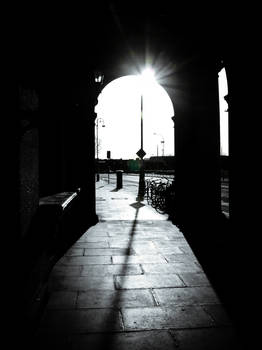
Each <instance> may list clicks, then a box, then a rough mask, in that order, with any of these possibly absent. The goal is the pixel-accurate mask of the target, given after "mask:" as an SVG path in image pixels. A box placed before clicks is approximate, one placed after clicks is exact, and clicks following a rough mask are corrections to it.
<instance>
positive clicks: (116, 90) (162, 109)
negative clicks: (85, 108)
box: [95, 68, 174, 159]
mask: <svg viewBox="0 0 262 350" xmlns="http://www.w3.org/2000/svg"><path fill="white" fill-rule="evenodd" d="M141 94H143V130H144V132H143V135H144V142H143V144H144V150H145V152H146V156H145V158H148V157H150V156H156V155H157V152H159V153H158V154H159V155H163V154H164V155H174V123H173V121H172V119H171V117H172V116H174V108H173V104H172V101H171V99H170V97H169V96H168V94H167V92H166V91H165V90H164V88H163V87H162V86H160V85H159V84H158V83H157V81H156V80H155V79H154V74H153V71H152V70H150V69H149V68H148V69H146V70H145V71H144V72H143V73H142V74H141V75H140V76H136V75H129V76H124V77H121V78H118V79H116V80H114V81H112V82H111V83H109V84H108V85H107V86H106V87H105V88H104V89H103V91H102V92H101V94H100V96H99V98H98V104H97V106H96V109H95V111H96V113H97V118H100V120H103V123H104V125H105V127H104V128H102V127H100V125H99V134H98V135H99V140H100V142H99V158H100V159H104V158H106V152H107V151H111V157H112V158H114V159H120V158H122V159H135V158H137V155H136V152H137V151H138V150H139V149H140V140H141V133H140V123H141ZM161 141H162V142H161ZM163 141H164V142H163Z"/></svg>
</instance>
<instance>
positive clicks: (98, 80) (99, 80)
mask: <svg viewBox="0 0 262 350" xmlns="http://www.w3.org/2000/svg"><path fill="white" fill-rule="evenodd" d="M94 80H95V87H96V103H97V98H98V95H99V94H100V92H101V89H102V85H103V82H104V75H103V74H102V72H100V71H95V72H94ZM100 122H103V125H102V126H103V127H104V126H105V125H104V121H103V119H102V118H96V122H95V126H96V156H97V181H99V160H98V159H99V154H98V153H99V151H98V124H99V123H100Z"/></svg>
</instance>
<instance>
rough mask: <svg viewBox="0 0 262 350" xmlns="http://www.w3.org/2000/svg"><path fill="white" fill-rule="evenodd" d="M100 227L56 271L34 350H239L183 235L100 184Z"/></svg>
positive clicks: (127, 194) (131, 196)
mask: <svg viewBox="0 0 262 350" xmlns="http://www.w3.org/2000/svg"><path fill="white" fill-rule="evenodd" d="M97 214H98V216H99V220H100V221H99V223H98V224H96V225H95V226H93V227H91V228H90V229H89V230H88V231H87V232H85V233H84V235H83V236H82V237H81V238H80V239H79V240H78V241H77V242H76V243H75V244H74V245H73V246H72V247H71V248H70V249H69V250H68V251H67V253H66V254H65V255H64V256H63V257H62V258H61V259H60V260H59V261H58V263H57V264H56V266H55V267H54V269H53V271H52V274H51V277H50V286H49V292H50V297H49V301H48V305H47V307H46V310H45V312H44V315H43V318H42V320H41V323H40V327H39V329H38V331H37V335H36V339H37V343H38V344H39V345H38V348H39V349H42V348H43V349H51V348H56V349H60V348H61V349H79V350H80V349H115V350H128V349H132V350H133V349H136V350H140V349H141V350H147V349H150V350H157V349H161V350H162V349H163V350H164V349H165V350H169V349H182V350H184V349H219V350H221V349H240V348H241V347H240V345H239V344H238V341H237V339H236V336H235V331H234V327H233V325H232V324H231V321H230V319H229V317H228V315H227V314H226V312H225V309H224V308H223V305H222V304H221V302H220V300H219V298H218V296H217V295H216V293H215V291H214V289H213V288H212V286H211V285H210V282H209V280H208V279H207V277H206V275H205V274H204V272H203V270H202V268H201V266H200V264H199V262H198V261H197V259H196V257H195V256H194V254H193V252H192V251H191V249H190V247H189V245H188V243H187V242H186V240H185V238H184V236H183V234H182V232H180V231H179V229H178V228H177V227H176V226H174V225H173V224H172V223H171V222H170V221H168V220H167V217H166V216H165V215H161V214H158V213H157V212H156V211H155V210H154V209H153V208H151V207H150V206H148V205H146V202H145V201H144V202H137V201H136V194H135V192H132V191H131V190H125V189H121V190H119V191H116V190H115V189H114V186H113V185H110V184H107V183H105V182H103V181H100V182H98V183H97Z"/></svg>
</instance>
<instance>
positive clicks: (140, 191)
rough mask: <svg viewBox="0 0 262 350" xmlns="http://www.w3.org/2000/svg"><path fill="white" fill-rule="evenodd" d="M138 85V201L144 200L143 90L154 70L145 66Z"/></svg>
mask: <svg viewBox="0 0 262 350" xmlns="http://www.w3.org/2000/svg"><path fill="white" fill-rule="evenodd" d="M139 78H140V86H141V95H140V131H141V137H140V139H141V147H140V149H139V151H138V152H137V153H136V154H137V155H138V157H139V158H140V171H139V186H138V197H137V200H138V201H143V200H144V194H145V172H144V156H145V155H146V152H145V151H144V149H143V131H144V130H143V127H144V126H143V109H144V90H145V89H146V87H147V86H146V85H148V84H149V83H152V82H153V81H154V72H153V71H152V70H151V69H150V68H146V69H145V70H144V71H143V72H142V74H141V75H140V77H139Z"/></svg>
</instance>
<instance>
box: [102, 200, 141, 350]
mask: <svg viewBox="0 0 262 350" xmlns="http://www.w3.org/2000/svg"><path fill="white" fill-rule="evenodd" d="M131 206H132V207H133V208H134V209H135V210H136V211H135V217H134V220H133V223H132V227H131V229H130V233H129V236H130V240H129V243H128V248H127V251H126V258H125V260H124V262H123V268H122V271H121V272H120V273H118V275H122V276H125V274H126V272H127V268H128V260H129V256H130V255H132V245H133V242H134V237H135V231H136V226H137V218H138V213H139V210H140V209H141V207H143V206H144V205H143V204H141V203H140V202H139V201H138V202H136V203H133V204H131ZM123 278H124V277H123ZM121 295H122V290H120V289H117V290H116V294H115V297H114V299H113V300H112V312H111V313H110V314H109V316H108V317H107V318H106V319H105V320H104V327H103V326H102V327H101V328H102V329H103V328H104V329H107V328H108V325H110V329H113V328H114V325H116V324H118V323H119V319H118V317H119V314H118V313H116V312H115V311H116V310H119V308H120V303H121ZM113 343H114V334H113V333H109V332H108V333H107V332H105V333H104V334H103V336H102V337H101V340H100V342H99V344H98V347H97V349H98V350H104V349H109V350H110V349H113V346H114V344H113Z"/></svg>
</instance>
